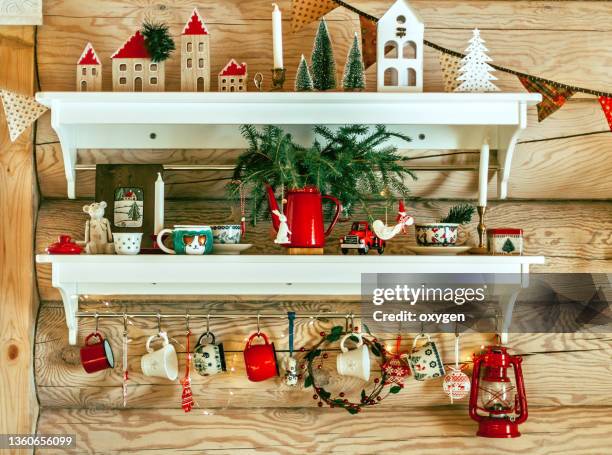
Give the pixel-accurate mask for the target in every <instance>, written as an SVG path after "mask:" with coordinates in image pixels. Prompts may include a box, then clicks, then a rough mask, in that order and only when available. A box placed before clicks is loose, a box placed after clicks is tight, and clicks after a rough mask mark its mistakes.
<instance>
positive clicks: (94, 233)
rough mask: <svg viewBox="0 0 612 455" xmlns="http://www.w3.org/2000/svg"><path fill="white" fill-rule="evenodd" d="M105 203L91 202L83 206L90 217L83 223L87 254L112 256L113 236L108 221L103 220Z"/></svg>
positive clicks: (113, 251) (113, 250)
mask: <svg viewBox="0 0 612 455" xmlns="http://www.w3.org/2000/svg"><path fill="white" fill-rule="evenodd" d="M105 208H106V202H104V201H102V202H93V203H91V204H90V205H85V206H83V212H85V213H88V214H89V216H90V217H91V218H90V219H89V220H88V221H87V223H85V252H86V253H87V254H114V253H115V245H114V244H113V234H112V232H111V227H110V223H109V221H108V220H107V219H106V218H104V209H105Z"/></svg>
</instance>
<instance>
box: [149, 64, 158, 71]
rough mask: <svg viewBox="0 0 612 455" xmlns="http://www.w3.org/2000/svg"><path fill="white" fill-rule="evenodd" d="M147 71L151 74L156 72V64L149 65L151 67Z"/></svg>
mask: <svg viewBox="0 0 612 455" xmlns="http://www.w3.org/2000/svg"><path fill="white" fill-rule="evenodd" d="M149 70H150V71H152V72H156V71H157V63H151V65H150V66H149Z"/></svg>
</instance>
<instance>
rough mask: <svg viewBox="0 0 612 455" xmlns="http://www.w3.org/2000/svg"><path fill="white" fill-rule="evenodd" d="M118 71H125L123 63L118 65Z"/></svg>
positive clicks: (125, 66) (125, 67)
mask: <svg viewBox="0 0 612 455" xmlns="http://www.w3.org/2000/svg"><path fill="white" fill-rule="evenodd" d="M119 71H127V65H126V64H125V63H122V64H121V65H119Z"/></svg>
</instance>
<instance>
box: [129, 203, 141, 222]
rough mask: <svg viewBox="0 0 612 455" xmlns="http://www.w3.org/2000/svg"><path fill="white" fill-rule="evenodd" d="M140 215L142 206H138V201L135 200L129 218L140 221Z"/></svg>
mask: <svg viewBox="0 0 612 455" xmlns="http://www.w3.org/2000/svg"><path fill="white" fill-rule="evenodd" d="M140 217H141V214H140V208H139V207H138V203H136V202H134V203H133V204H132V206H131V207H130V211H129V212H128V218H129V219H130V220H132V221H139V220H140Z"/></svg>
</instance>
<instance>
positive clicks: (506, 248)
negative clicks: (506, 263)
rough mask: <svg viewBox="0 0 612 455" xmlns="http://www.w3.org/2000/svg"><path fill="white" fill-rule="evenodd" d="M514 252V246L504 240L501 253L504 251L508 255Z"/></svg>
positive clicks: (507, 240) (509, 241)
mask: <svg viewBox="0 0 612 455" xmlns="http://www.w3.org/2000/svg"><path fill="white" fill-rule="evenodd" d="M514 250H515V248H514V244H513V243H512V241H511V240H510V239H506V242H505V243H504V246H503V247H502V251H504V252H505V253H507V254H510V253H512V252H513V251H514Z"/></svg>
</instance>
